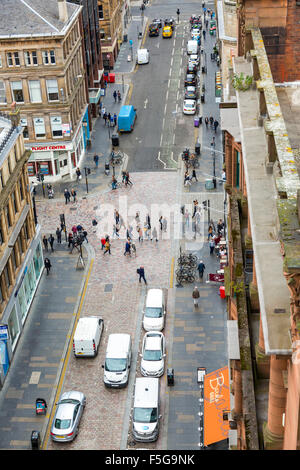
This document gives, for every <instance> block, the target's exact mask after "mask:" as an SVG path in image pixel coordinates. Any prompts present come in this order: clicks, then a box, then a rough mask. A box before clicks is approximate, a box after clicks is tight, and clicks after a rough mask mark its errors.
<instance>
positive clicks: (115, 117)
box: [114, 113, 117, 126]
mask: <svg viewBox="0 0 300 470" xmlns="http://www.w3.org/2000/svg"><path fill="white" fill-rule="evenodd" d="M116 125H117V115H116V113H114V126H116Z"/></svg>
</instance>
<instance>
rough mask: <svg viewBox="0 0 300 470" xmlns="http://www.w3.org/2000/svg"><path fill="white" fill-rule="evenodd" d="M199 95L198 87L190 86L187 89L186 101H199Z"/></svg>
mask: <svg viewBox="0 0 300 470" xmlns="http://www.w3.org/2000/svg"><path fill="white" fill-rule="evenodd" d="M197 97H198V94H197V91H196V87H194V86H188V87H186V89H185V93H184V99H185V100H197Z"/></svg>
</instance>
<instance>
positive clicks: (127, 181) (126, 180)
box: [125, 171, 133, 186]
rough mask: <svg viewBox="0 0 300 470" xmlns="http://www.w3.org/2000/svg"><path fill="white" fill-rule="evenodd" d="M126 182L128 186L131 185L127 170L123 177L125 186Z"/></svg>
mask: <svg viewBox="0 0 300 470" xmlns="http://www.w3.org/2000/svg"><path fill="white" fill-rule="evenodd" d="M128 184H130V186H132V184H133V183H132V181H130V178H129V172H128V171H126V177H125V186H127V185H128Z"/></svg>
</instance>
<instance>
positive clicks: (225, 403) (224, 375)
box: [204, 367, 230, 446]
mask: <svg viewBox="0 0 300 470" xmlns="http://www.w3.org/2000/svg"><path fill="white" fill-rule="evenodd" d="M224 410H230V393H229V371H228V367H223V368H222V369H218V370H215V371H214V372H211V373H210V374H206V375H205V376H204V445H205V446H208V445H210V444H213V443H214V442H219V441H222V440H223V439H227V437H228V430H229V422H228V421H224V420H223V411H224Z"/></svg>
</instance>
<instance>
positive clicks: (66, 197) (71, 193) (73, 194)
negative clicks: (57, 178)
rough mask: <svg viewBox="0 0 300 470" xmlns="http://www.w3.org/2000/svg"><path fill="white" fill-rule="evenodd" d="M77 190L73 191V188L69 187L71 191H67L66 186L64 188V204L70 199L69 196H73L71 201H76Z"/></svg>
mask: <svg viewBox="0 0 300 470" xmlns="http://www.w3.org/2000/svg"><path fill="white" fill-rule="evenodd" d="M76 196H77V192H76V191H75V189H74V188H72V189H71V191H69V190H68V189H67V188H66V189H65V190H64V197H65V201H66V204H68V202H70V201H71V197H72V198H73V202H76V201H77V198H76Z"/></svg>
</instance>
